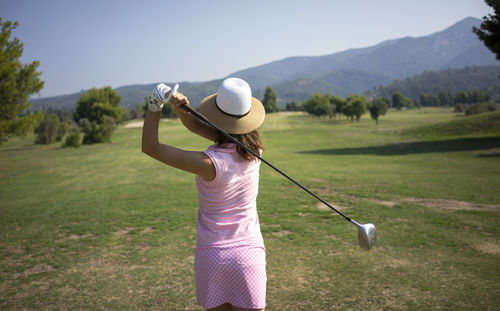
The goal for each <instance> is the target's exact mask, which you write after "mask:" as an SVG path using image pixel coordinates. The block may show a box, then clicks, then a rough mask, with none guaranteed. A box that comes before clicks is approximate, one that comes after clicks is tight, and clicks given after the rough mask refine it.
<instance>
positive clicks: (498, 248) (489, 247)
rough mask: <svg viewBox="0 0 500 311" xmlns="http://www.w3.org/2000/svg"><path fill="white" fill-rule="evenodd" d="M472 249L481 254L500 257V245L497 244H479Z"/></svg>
mask: <svg viewBox="0 0 500 311" xmlns="http://www.w3.org/2000/svg"><path fill="white" fill-rule="evenodd" d="M474 248H475V249H476V250H478V251H480V252H482V253H486V254H490V255H494V256H499V257H500V245H499V244H498V243H495V242H484V243H479V244H476V245H475V246H474Z"/></svg>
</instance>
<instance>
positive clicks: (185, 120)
mask: <svg viewBox="0 0 500 311" xmlns="http://www.w3.org/2000/svg"><path fill="white" fill-rule="evenodd" d="M174 96H175V95H174ZM187 105H189V102H188V103H187ZM173 106H174V109H175V111H176V112H177V114H178V115H179V118H180V119H181V121H182V124H184V126H185V127H186V128H187V129H188V130H190V131H191V132H193V133H195V134H197V135H199V136H201V137H203V138H206V139H208V140H210V141H215V138H216V135H217V131H216V130H214V129H213V127H211V126H208V125H207V124H205V123H202V122H201V121H200V120H198V119H197V118H195V117H194V116H193V115H192V114H191V113H189V112H187V111H186V110H184V109H182V108H181V107H180V105H175V104H174V105H173Z"/></svg>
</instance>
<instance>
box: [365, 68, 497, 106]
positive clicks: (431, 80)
mask: <svg viewBox="0 0 500 311" xmlns="http://www.w3.org/2000/svg"><path fill="white" fill-rule="evenodd" d="M499 76H500V66H482V67H466V68H463V69H447V70H443V71H427V72H424V73H422V74H420V75H417V76H414V77H411V78H408V79H405V80H396V81H394V82H392V83H391V84H389V85H387V86H384V87H379V88H375V89H373V90H370V91H367V92H366V93H365V95H366V96H367V97H370V98H372V97H380V96H386V97H391V96H392V94H394V93H396V92H401V93H402V94H404V95H405V96H407V97H408V98H411V99H412V100H413V101H415V102H418V101H419V99H420V95H421V94H424V93H425V94H432V95H435V96H438V94H439V93H440V92H443V91H444V92H449V93H451V94H456V93H459V92H461V91H464V92H468V93H471V92H474V90H480V91H481V92H483V93H488V94H490V96H491V98H492V99H497V100H498V99H500V88H499V87H497V86H498V84H499V79H498V77H499Z"/></svg>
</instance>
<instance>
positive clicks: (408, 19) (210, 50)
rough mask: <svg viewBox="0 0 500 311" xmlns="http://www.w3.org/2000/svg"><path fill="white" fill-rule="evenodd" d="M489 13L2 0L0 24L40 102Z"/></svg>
mask: <svg viewBox="0 0 500 311" xmlns="http://www.w3.org/2000/svg"><path fill="white" fill-rule="evenodd" d="M491 13H493V9H492V8H491V7H489V6H488V5H486V4H485V3H484V2H483V1H482V0H418V1H414V0H349V1H346V0H330V1H328V0H304V1H299V0H288V1H286V0H250V1H243V0H233V1H229V0H210V1H209V0H206V1H202V0H199V1H195V0H184V1H170V0H164V1H156V0H143V1H139V0H137V1H132V0H121V1H119V0H85V1H81V0H78V1H76V0H61V1H59V0H0V17H1V18H2V22H5V21H7V20H10V21H18V22H19V26H18V27H17V28H16V29H15V30H14V31H13V34H12V37H17V38H19V39H20V40H21V42H23V44H24V53H23V56H22V57H21V62H23V63H29V62H32V61H34V60H38V61H40V67H39V71H41V72H42V76H41V78H42V80H43V81H45V86H44V88H43V90H42V91H41V93H40V94H39V95H37V97H38V96H41V97H47V96H55V95H62V94H71V93H75V92H79V91H81V90H86V89H89V88H92V87H98V88H100V87H104V86H108V85H110V86H112V87H119V86H123V85H130V84H145V83H159V82H180V81H207V80H212V79H219V78H223V77H226V76H228V75H230V74H231V73H233V72H236V71H238V70H242V69H246V68H250V67H254V66H259V65H263V64H265V63H269V62H272V61H275V60H280V59H283V58H286V57H290V56H315V55H326V54H331V53H334V52H340V51H344V50H347V49H351V48H360V47H367V46H371V45H375V44H377V43H380V42H382V41H385V40H388V39H396V38H401V37H406V36H411V37H419V36H425V35H429V34H431V33H434V32H437V31H441V30H443V29H445V28H447V27H449V26H451V25H453V24H454V23H456V22H458V21H460V20H462V19H464V18H466V17H469V16H472V17H477V18H482V17H483V16H485V15H487V14H491Z"/></svg>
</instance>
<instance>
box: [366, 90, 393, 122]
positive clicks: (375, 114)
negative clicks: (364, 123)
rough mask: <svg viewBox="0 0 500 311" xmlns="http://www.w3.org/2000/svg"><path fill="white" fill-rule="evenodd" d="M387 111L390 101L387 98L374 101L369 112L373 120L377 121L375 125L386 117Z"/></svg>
mask: <svg viewBox="0 0 500 311" xmlns="http://www.w3.org/2000/svg"><path fill="white" fill-rule="evenodd" d="M387 109H389V100H388V99H387V97H379V98H376V99H374V100H373V101H372V103H371V104H370V105H369V107H368V110H369V111H370V115H371V117H372V119H373V120H375V124H377V125H378V118H379V117H380V116H383V115H385V113H386V112H387Z"/></svg>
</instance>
